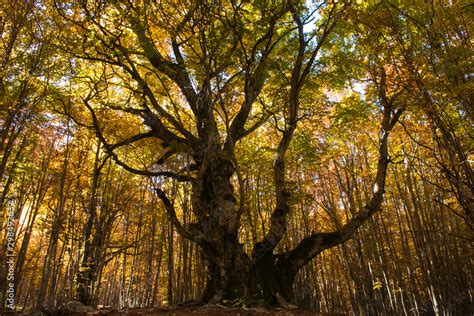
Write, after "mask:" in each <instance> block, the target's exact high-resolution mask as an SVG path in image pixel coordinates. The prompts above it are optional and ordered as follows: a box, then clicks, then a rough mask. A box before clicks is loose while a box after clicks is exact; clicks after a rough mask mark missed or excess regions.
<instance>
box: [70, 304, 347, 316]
mask: <svg viewBox="0 0 474 316" xmlns="http://www.w3.org/2000/svg"><path fill="white" fill-rule="evenodd" d="M73 315H77V316H83V315H84V316H86V315H87V316H88V315H170V316H175V315H176V316H179V315H193V316H194V315H195V316H202V315H210V316H214V315H215V316H221V315H222V316H254V315H255V316H260V315H279V316H293V315H298V316H299V315H304V316H310V315H320V316H336V315H338V314H319V313H315V312H309V311H303V310H284V309H265V308H234V307H218V306H216V307H214V306H213V307H202V306H201V307H169V308H154V309H126V310H116V309H115V310H98V311H94V312H88V313H75V314H73ZM339 315H341V314H339Z"/></svg>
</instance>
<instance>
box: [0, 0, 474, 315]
mask: <svg viewBox="0 0 474 316" xmlns="http://www.w3.org/2000/svg"><path fill="white" fill-rule="evenodd" d="M0 3H1V4H0V106H1V108H0V124H1V134H0V154H1V156H0V183H1V185H0V216H1V222H0V223H1V226H0V249H1V250H0V261H1V266H0V301H1V306H0V310H1V309H2V308H5V309H7V305H8V301H7V298H8V296H7V290H8V288H9V286H8V283H9V282H7V278H8V276H9V275H11V273H10V274H9V269H10V270H11V271H10V272H12V273H13V275H14V277H13V279H12V280H13V282H14V300H15V308H16V309H17V310H20V311H27V310H31V309H36V308H40V307H41V308H44V309H57V308H59V307H60V306H61V305H62V304H64V303H65V302H68V301H71V300H80V301H82V302H83V303H84V304H86V305H91V306H97V305H103V306H112V307H115V308H124V307H142V308H145V307H158V306H168V305H175V304H178V303H183V302H187V301H191V300H197V299H199V298H201V297H206V293H207V291H208V290H209V288H208V287H209V285H208V287H206V282H208V283H209V282H212V281H209V280H211V279H209V275H210V274H211V271H212V266H211V265H210V264H209V262H208V261H209V260H211V261H212V257H211V259H209V257H208V256H207V255H206V254H205V253H204V254H203V250H202V249H203V248H202V247H203V246H202V245H203V244H201V243H199V241H198V242H195V240H194V239H193V236H192V235H193V234H192V233H191V234H189V233H187V232H186V230H187V229H189V230H190V231H192V228H193V225H195V224H194V223H200V221H201V217H200V216H202V214H201V213H200V212H198V210H197V207H196V205H197V204H196V203H197V202H196V201H195V198H194V195H193V194H194V193H193V192H195V191H196V186H195V182H188V181H187V180H188V178H189V177H195V178H196V179H197V178H199V172H200V171H199V169H197V170H198V171H196V170H193V169H192V166H194V165H199V163H201V160H200V158H196V157H198V154H196V152H198V150H197V149H195V148H197V147H193V146H194V145H193V144H194V143H193V144H191V145H189V146H190V147H189V148H193V149H192V150H193V151H192V153H190V152H191V151H190V150H191V149H189V148H188V147H186V146H187V145H183V144H185V142H184V141H183V142H182V143H181V141H182V140H183V139H196V143H198V140H199V141H200V140H202V139H205V137H207V136H206V135H207V134H206V132H207V131H209V130H211V129H212V128H215V131H216V133H217V135H227V138H226V137H224V136H222V137H221V138H220V140H222V141H223V140H224V139H228V136H229V135H234V136H235V137H237V136H238V138H241V140H240V141H237V140H236V141H235V142H230V143H229V142H226V143H225V145H223V146H222V147H223V148H224V149H226V148H228V144H231V145H229V146H230V147H232V150H231V151H228V152H230V153H232V154H231V155H230V156H222V157H227V158H226V159H229V161H231V164H232V165H233V167H234V168H235V172H231V173H230V175H229V178H230V180H229V181H230V182H229V183H230V184H229V187H230V188H234V190H233V192H231V193H232V194H233V195H232V198H230V199H229V200H231V201H233V203H234V204H233V205H235V210H236V211H237V212H238V214H239V226H238V227H236V228H235V229H236V231H237V232H238V235H237V234H236V236H237V237H236V238H237V239H238V243H239V244H241V247H242V250H243V253H245V254H247V255H248V256H249V257H251V256H252V251H254V254H253V256H254V258H255V249H257V248H256V245H259V244H260V243H259V241H261V240H263V241H264V242H265V241H266V240H268V235H269V234H270V235H271V233H272V232H273V228H272V227H274V226H273V225H274V224H275V221H276V220H277V219H278V215H279V214H276V213H278V212H274V209H275V208H277V210H278V205H284V209H285V210H286V209H288V212H287V213H285V214H284V216H286V217H285V225H286V226H285V233H284V234H282V235H281V236H279V239H278V241H277V242H276V243H275V244H274V245H272V247H271V251H272V252H273V253H274V254H275V255H274V256H275V257H274V258H276V259H275V260H279V258H280V257H279V254H280V255H281V256H284V254H285V253H293V252H291V251H292V249H300V248H298V247H302V244H301V243H300V241H301V240H306V241H308V240H309V239H304V238H306V237H307V236H320V235H318V234H321V233H323V234H324V233H325V232H331V231H334V230H336V231H342V230H343V229H345V228H346V227H347V226H345V225H344V224H345V223H348V222H349V221H350V219H351V218H360V216H359V214H361V213H359V210H360V209H364V205H366V204H367V203H368V204H367V205H369V206H370V205H371V204H370V203H372V202H370V201H372V200H373V199H372V196H374V195H377V194H378V193H379V189H378V188H380V185H379V184H380V183H382V189H381V191H380V194H383V201H382V200H380V203H381V205H380V207H379V208H374V211H373V212H372V211H370V212H369V215H368V216H367V218H364V219H363V220H361V222H360V223H359V224H357V226H354V227H353V228H354V229H353V231H351V232H350V235H347V238H345V237H344V238H342V239H341V240H338V241H337V242H334V244H333V245H331V246H328V247H325V248H324V249H322V250H320V251H319V252H318V253H317V254H316V253H315V254H311V256H310V257H308V260H306V259H305V263H304V266H303V265H302V266H301V268H299V269H298V270H295V271H297V273H296V272H295V273H296V275H295V279H294V283H293V291H294V297H292V295H291V294H293V293H290V294H288V295H287V296H286V294H285V295H283V296H284V299H285V300H283V301H281V300H279V297H278V295H276V293H275V292H272V291H273V290H270V294H272V295H273V296H272V297H271V299H274V298H275V297H276V300H277V302H278V304H279V305H280V306H282V305H283V306H284V305H285V304H286V303H288V302H290V303H292V304H294V305H297V306H299V307H301V308H304V309H308V310H312V311H316V312H340V313H348V314H357V315H359V314H360V315H362V314H374V315H375V314H379V315H387V314H392V315H425V314H436V315H448V314H449V315H468V314H472V313H473V307H472V306H473V305H472V300H473V297H472V295H473V292H472V287H473V284H472V274H473V271H474V270H473V262H472V261H473V258H474V257H473V255H472V241H473V220H474V215H473V210H474V174H473V171H472V167H473V161H474V151H473V150H474V147H473V142H474V141H473V140H474V138H473V137H474V129H473V124H472V123H473V119H474V107H473V104H472V96H473V92H474V86H473V82H472V74H473V67H472V65H473V64H472V38H471V37H470V35H471V32H472V30H473V28H472V26H473V25H472V21H474V7H473V5H472V3H471V2H470V1H465V0H459V1H457V0H453V1H447V0H440V1H437V0H428V1H426V0H412V1H408V0H386V1H385V0H382V1H307V2H301V1H296V0H295V1H273V2H272V1H252V0H242V1H235V0H232V1H222V2H221V1H217V0H216V1H197V2H196V3H194V4H190V3H187V2H186V1H180V0H176V1H174V0H167V1H147V0H140V1H130V2H128V1H120V0H117V1H101V0H96V1H73V0H71V1H57V2H56V1H47V0H45V1H42V0H40V1H33V0H18V1H9V0H1V2H0ZM188 28H189V29H188ZM170 34H171V35H170ZM182 34H185V35H182ZM173 35H174V36H176V37H175V39H173ZM178 35H179V36H178ZM180 36H182V37H180ZM186 36H187V37H186ZM176 38H179V40H180V41H178V42H177V41H176ZM147 41H148V42H147ZM147 43H148V44H147ZM150 43H152V44H153V45H151V44H150ZM151 46H153V47H151ZM152 53H153V54H155V55H153V56H154V57H156V58H155V59H153V58H150V56H151V54H152ZM153 56H152V57H153ZM157 56H159V58H158V57H157ZM249 56H250V57H249ZM160 58H161V59H160ZM183 65H184V66H183ZM298 65H299V66H300V67H299V68H298ZM174 66H176V67H175V68H173V67H174ZM184 71H187V73H186V75H187V76H188V77H187V79H188V80H189V84H190V85H191V87H190V86H189V85H188V86H186V85H185V84H181V83H182V82H184V81H183V80H184V79H183V78H184V77H183V75H182V74H183V73H185V72H184ZM296 71H298V72H296ZM295 78H296V79H295ZM185 79H186V78H185ZM295 80H296V81H295ZM201 88H202V91H204V92H206V91H208V92H209V93H208V94H205V93H204V94H203V95H205V96H206V98H208V99H209V100H212V102H211V101H210V102H211V103H212V104H213V107H212V110H211V112H213V113H214V114H213V115H214V116H213V118H215V119H214V125H209V126H211V127H209V126H207V125H206V124H207V123H206V122H208V121H207V120H206V117H205V116H200V115H201V114H200V113H201V112H199V107H198V111H194V107H193V105H192V102H190V100H192V96H193V95H192V92H190V91H189V90H196V91H198V90H199V89H201ZM187 89H188V90H187ZM200 93H201V92H199V97H200V96H201V94H200ZM203 98H204V97H203ZM206 100H207V99H206ZM288 100H289V101H288ZM292 100H293V101H295V102H294V103H292ZM202 102H204V101H202ZM150 104H151V105H150ZM158 104H160V105H161V106H160V105H158ZM236 104H243V105H242V107H237V106H236ZM247 104H248V108H246V105H247ZM292 104H294V105H292ZM148 106H150V107H152V106H153V107H154V108H152V110H149V108H148ZM292 106H294V107H292ZM242 109H244V110H242ZM245 109H248V111H247V113H244V112H245ZM293 110H294V111H293ZM147 111H149V112H147ZM147 113H148V114H150V116H147V115H148V114H147ZM196 113H198V114H196ZM387 115H388V116H387ZM150 117H151V118H150ZM200 118H204V119H203V123H202V124H203V125H200V124H201V123H200V122H199V119H200ZM152 119H156V120H157V121H153V120H152ZM160 120H161V121H160ZM239 120H241V121H242V123H241V125H242V126H240V127H241V128H240V129H239V128H238V127H239V126H238V123H239V122H240V121H239ZM162 121H163V122H164V123H163V124H162V125H159V126H158V125H157V123H156V122H162ZM389 121H390V122H389ZM235 122H237V123H235ZM392 123H393V124H392ZM160 124H161V123H160ZM147 126H148V127H147ZM196 126H197V127H196ZM206 126H207V127H206ZM234 126H237V127H235V128H234ZM381 126H382V127H381ZM155 128H156V131H163V130H164V132H163V133H162V134H160V133H159V132H156V133H155ZM234 131H235V133H234ZM389 132H390V137H389V139H388V148H387V153H386V155H385V156H384V153H383V148H384V147H383V141H382V140H385V142H387V138H386V137H385V136H388V134H389ZM137 133H139V134H137ZM154 133H155V134H154ZM134 135H135V136H134ZM157 135H158V136H157ZM163 135H164V136H163ZM170 135H171V136H170ZM176 135H177V136H176ZM150 136H152V137H150ZM287 136H288V137H287ZM209 139H210V138H209ZM236 139H237V138H236ZM285 140H288V144H287V145H286V147H287V148H285V149H284V150H281V149H282V148H283V147H284V145H282V144H284V143H285ZM204 143H205V142H204ZM196 146H197V145H196ZM224 151H225V150H224ZM219 153H220V151H219ZM199 157H201V156H199ZM384 157H385V158H386V159H385V160H384ZM203 159H204V158H203ZM219 159H221V158H219ZM279 159H280V160H281V161H284V162H285V165H284V168H282V169H281V170H280V171H281V172H280V173H278V172H279V170H278V169H277V168H276V167H275V165H278V163H279V162H280V160H279ZM204 160H205V159H204ZM381 161H382V162H384V161H386V163H387V165H386V166H388V167H387V168H386V175H385V177H384V179H383V180H384V181H382V182H380V179H379V176H380V170H379V169H380V164H381ZM203 164H204V163H203ZM140 170H142V171H140ZM167 170H171V171H173V172H169V173H167V172H168V171H167ZM232 170H234V169H232ZM278 175H281V176H282V178H281V179H284V181H283V182H284V188H285V189H284V190H283V189H282V187H280V182H279V179H280V178H278ZM194 181H196V180H194ZM209 181H211V180H209ZM213 181H214V180H213ZM216 181H217V180H216ZM283 182H282V183H283ZM203 183H204V182H203ZM374 183H375V186H374ZM383 185H385V188H383ZM203 190H204V191H205V189H203ZM285 192H290V193H291V194H289V195H288V196H286V195H285ZM165 193H166V196H165V195H164V194H165ZM234 196H235V198H234ZM377 196H378V195H377ZM201 203H202V201H201ZM365 208H366V209H368V208H370V207H368V206H365ZM170 211H173V212H170ZM358 216H359V217H358ZM220 220H221V219H220V218H219V221H220ZM232 220H233V219H232V218H231V219H229V220H228V221H232ZM359 226H360V227H359ZM11 227H12V229H13V231H14V237H13V239H14V243H13V244H14V247H13V249H9V247H10V243H9V237H12V236H11V235H10V233H9V232H11V231H12V229H10V228H11ZM351 227H352V226H351ZM201 231H202V230H201ZM209 231H212V232H214V228H212V227H211V228H210V229H209ZM204 232H206V231H205V230H204ZM209 234H210V233H209ZM189 235H191V236H189ZM216 236H217V235H216ZM218 236H221V235H218ZM203 238H204V237H203ZM209 238H210V237H209ZM280 239H281V240H280ZM346 240H347V241H346ZM295 247H296V248H295ZM323 250H324V251H323ZM10 252H13V253H14V255H15V256H14V264H13V265H12V266H10V265H9V263H8V260H9V259H10V257H9V253H10ZM309 252H311V251H309ZM206 256H207V257H206ZM216 265H218V264H217V263H216ZM12 269H13V270H12ZM221 277H222V276H221ZM222 282H223V281H222ZM229 282H230V281H229ZM229 284H230V283H229ZM290 285H291V283H290ZM216 287H218V286H217V285H216ZM282 291H283V290H282ZM290 292H291V291H290ZM217 293H220V292H219V291H217ZM221 294H222V293H221ZM275 295H276V296H275ZM216 297H217V296H216V295H214V296H213V298H212V299H211V300H210V301H211V302H212V300H213V299H214V300H215V298H216ZM225 297H227V296H226V295H223V296H222V297H219V298H221V299H222V298H225ZM287 301H288V302H287ZM282 302H283V303H282ZM287 307H292V305H287Z"/></svg>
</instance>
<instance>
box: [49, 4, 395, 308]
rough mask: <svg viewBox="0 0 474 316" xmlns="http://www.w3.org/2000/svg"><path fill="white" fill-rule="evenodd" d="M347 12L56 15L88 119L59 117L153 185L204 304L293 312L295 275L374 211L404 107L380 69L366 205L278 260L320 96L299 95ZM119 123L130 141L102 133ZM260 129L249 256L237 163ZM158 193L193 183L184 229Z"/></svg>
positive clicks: (190, 8)
mask: <svg viewBox="0 0 474 316" xmlns="http://www.w3.org/2000/svg"><path fill="white" fill-rule="evenodd" d="M350 6H351V4H350V2H349V1H347V2H345V1H339V2H332V1H331V2H326V1H321V2H318V1H316V2H315V3H314V4H312V5H306V4H305V3H303V2H301V1H197V2H194V3H192V4H191V3H187V2H181V1H161V2H158V3H157V2H155V1H134V2H127V1H90V2H89V1H80V2H67V1H66V2H60V3H55V10H56V15H55V22H56V24H57V26H58V28H59V29H62V30H63V33H62V34H61V35H60V36H59V40H58V41H57V42H55V45H57V46H58V47H59V49H63V50H64V51H65V52H66V53H68V54H69V56H70V61H71V67H72V74H71V80H72V81H74V82H75V84H76V87H77V89H78V95H79V96H80V98H81V101H82V103H83V105H84V107H85V108H87V110H88V111H86V112H83V111H82V110H79V109H77V107H72V106H70V105H68V104H65V111H66V112H67V113H68V115H70V116H71V117H72V118H74V120H75V121H76V122H77V123H78V124H81V125H88V126H90V127H92V128H93V129H94V130H95V132H96V135H97V137H98V139H99V140H100V141H101V143H102V146H103V148H104V150H105V151H106V152H107V154H108V155H109V156H110V157H111V159H113V160H114V161H115V162H116V163H117V164H119V165H120V166H122V167H123V168H125V169H126V170H128V171H129V172H132V173H135V174H138V175H143V176H148V177H152V178H155V179H156V178H159V179H161V180H160V181H158V184H157V185H156V186H155V188H154V189H155V191H156V194H157V196H158V197H159V198H160V199H161V201H162V203H163V205H164V208H165V210H166V212H167V215H168V217H169V220H170V221H171V222H172V224H173V225H174V227H175V229H176V230H177V232H178V233H179V234H180V235H182V236H183V237H184V238H187V239H189V240H191V241H192V242H194V243H196V244H197V245H198V246H199V247H200V249H201V252H202V256H203V259H204V262H205V263H206V266H207V272H208V276H207V283H206V288H205V290H204V293H203V296H202V298H201V302H202V303H208V302H209V303H218V302H221V301H223V300H233V299H237V298H242V299H245V300H258V299H263V300H265V301H266V302H268V303H270V304H279V305H281V306H283V307H292V305H291V303H292V302H294V295H293V282H294V279H295V276H296V274H297V273H298V271H299V270H300V269H301V268H302V267H304V266H305V265H306V264H307V263H308V262H310V261H311V259H313V258H314V257H316V256H317V255H318V254H319V253H321V252H322V251H324V250H325V249H328V248H331V247H334V246H336V245H339V244H341V243H343V242H345V241H347V240H349V239H350V238H351V236H352V235H353V234H354V233H355V232H356V230H357V229H358V228H359V227H360V226H361V225H362V224H363V223H364V222H365V221H366V220H367V219H368V218H370V217H371V215H372V214H374V213H375V212H377V211H379V210H380V209H381V204H382V200H383V195H384V192H385V178H386V174H387V167H388V165H389V162H390V158H389V156H388V138H389V134H390V132H391V131H392V129H393V128H394V126H395V124H396V123H397V121H398V119H399V117H400V116H401V114H402V113H403V111H404V106H403V105H400V104H398V103H396V102H393V98H394V97H393V96H392V95H391V94H393V92H390V91H392V90H393V89H389V88H387V85H388V84H389V83H387V74H386V71H385V69H384V66H383V65H381V64H376V65H375V66H374V67H372V72H371V80H373V82H374V83H375V84H376V86H377V91H378V92H377V93H378V99H379V105H380V107H379V108H380V136H379V142H378V148H379V150H378V164H377V166H376V174H375V176H374V183H373V190H372V193H371V196H370V197H368V199H367V201H366V202H365V204H364V206H363V207H362V208H361V209H359V210H357V211H356V212H354V213H353V215H352V217H350V218H349V219H348V221H347V222H346V223H345V224H343V225H341V226H340V227H339V229H338V230H335V231H330V232H319V231H318V232H314V233H313V234H311V235H309V236H307V237H306V238H304V239H303V240H301V242H300V243H299V244H298V245H297V246H296V247H295V248H294V249H288V251H285V252H276V251H275V248H276V246H277V245H278V244H279V242H280V241H281V240H282V238H283V237H284V236H285V234H286V233H287V222H288V218H289V217H290V216H291V214H292V203H291V196H292V194H293V193H294V192H292V190H291V188H290V187H289V186H288V183H287V168H286V155H287V151H288V148H289V146H290V144H291V142H292V139H293V136H294V134H295V131H296V130H297V128H298V123H299V121H300V120H301V119H303V117H304V115H303V114H304V113H302V111H301V110H300V108H301V103H302V100H301V97H300V95H301V91H303V90H304V89H306V93H315V94H318V93H321V90H318V89H314V91H311V90H309V89H307V88H306V86H307V82H309V81H312V82H315V81H317V78H318V67H316V65H317V63H318V58H319V55H320V53H321V51H322V50H323V49H324V48H325V47H328V46H330V45H331V42H330V39H331V37H332V32H333V30H334V28H335V27H336V26H337V24H338V22H339V21H340V20H341V19H344V18H345V17H346V14H347V12H348V10H349V8H350ZM313 86H314V85H313ZM118 87H122V88H123V89H124V90H122V91H121V92H118ZM81 91H82V93H81ZM124 91H125V92H124ZM81 94H82V95H81ZM125 119H128V120H130V124H133V126H135V128H134V130H135V132H134V133H133V134H131V133H130V132H128V131H127V132H124V131H120V130H116V129H114V128H113V126H111V123H110V122H111V121H113V120H125ZM106 122H107V123H108V124H105V123H106ZM263 125H265V126H270V127H271V126H273V127H272V128H274V129H275V131H276V133H277V134H278V135H279V138H280V140H279V142H278V144H277V145H276V147H275V148H273V152H274V161H273V182H274V183H273V185H274V198H275V205H274V207H273V210H272V215H271V218H270V226H269V229H268V230H267V231H266V234H265V235H264V237H263V239H262V240H260V241H257V242H256V243H255V245H254V247H253V250H252V251H251V252H250V253H246V252H245V251H244V249H243V247H242V244H241V243H240V241H239V229H240V227H241V225H242V223H241V217H242V212H243V210H244V205H245V203H246V201H245V199H246V197H245V195H244V194H243V190H242V189H240V190H237V189H236V188H234V186H235V185H236V184H237V185H238V186H239V187H241V186H242V178H241V176H240V175H239V157H238V156H236V151H235V149H236V147H237V146H239V144H240V143H243V142H245V139H246V137H248V136H249V135H250V134H252V133H253V132H255V131H256V130H258V129H259V128H260V127H261V126H263ZM132 130H133V129H132ZM140 147H146V148H153V150H152V152H153V155H152V156H151V157H145V156H144V155H140V156H139V155H136V154H134V152H136V151H139V150H140ZM167 179H170V180H173V181H178V182H188V183H190V185H191V187H192V192H191V204H192V212H193V215H194V221H193V222H191V223H187V224H186V225H183V224H182V223H181V222H180V221H179V219H178V217H177V215H176V211H175V209H174V204H173V203H172V201H171V200H170V197H169V194H170V192H168V190H166V183H167V182H168V180H167ZM85 253H87V252H85ZM83 268H84V269H87V267H83ZM78 280H79V281H81V282H82V283H84V282H86V283H87V281H86V279H84V278H79V279H78ZM81 282H79V283H81ZM82 283H81V284H78V289H79V298H80V299H81V300H82V301H83V302H84V303H86V304H89V303H90V295H88V294H87V293H85V292H87V289H88V288H90V285H89V284H82Z"/></svg>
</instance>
